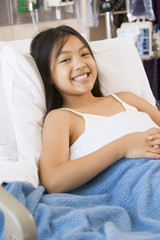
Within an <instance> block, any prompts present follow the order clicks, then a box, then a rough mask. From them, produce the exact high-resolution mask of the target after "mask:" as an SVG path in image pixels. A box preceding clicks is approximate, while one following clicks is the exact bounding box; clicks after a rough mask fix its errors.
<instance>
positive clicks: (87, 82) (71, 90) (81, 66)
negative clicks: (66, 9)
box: [50, 35, 97, 99]
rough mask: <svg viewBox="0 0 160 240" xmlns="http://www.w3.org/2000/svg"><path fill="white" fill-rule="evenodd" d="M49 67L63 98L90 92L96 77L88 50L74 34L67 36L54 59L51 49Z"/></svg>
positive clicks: (94, 65)
mask: <svg viewBox="0 0 160 240" xmlns="http://www.w3.org/2000/svg"><path fill="white" fill-rule="evenodd" d="M50 69H51V75H52V79H53V82H54V84H55V86H56V88H57V89H58V91H59V92H60V93H61V95H62V97H63V98H64V99H65V98H66V97H67V96H78V95H81V94H84V93H87V92H90V91H91V90H92V88H93V86H94V83H95V80H96V77H97V68H96V63H95V61H94V59H93V57H92V55H91V53H90V51H89V50H88V48H87V47H86V46H85V45H84V43H83V42H82V41H81V40H80V39H79V38H78V37H76V36H74V35H70V36H69V38H68V40H67V41H66V43H65V45H64V46H63V48H62V50H61V52H60V54H59V56H58V58H57V59H56V61H55V54H54V50H53V51H52V55H51V64H50Z"/></svg>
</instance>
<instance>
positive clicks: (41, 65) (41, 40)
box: [30, 26, 102, 113]
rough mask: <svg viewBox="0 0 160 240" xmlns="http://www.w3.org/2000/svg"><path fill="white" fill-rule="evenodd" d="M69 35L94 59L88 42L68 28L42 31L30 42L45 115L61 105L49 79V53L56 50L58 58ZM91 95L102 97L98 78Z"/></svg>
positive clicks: (59, 95) (60, 99)
mask: <svg viewBox="0 0 160 240" xmlns="http://www.w3.org/2000/svg"><path fill="white" fill-rule="evenodd" d="M71 34H72V35H75V36H77V37H78V38H79V39H80V40H81V41H82V42H83V43H84V45H85V46H86V47H87V48H88V49H89V51H90V53H91V55H92V57H93V58H94V56H93V53H92V50H91V48H90V46H89V44H88V42H87V41H86V40H85V39H84V38H83V37H82V36H81V34H80V33H78V32H77V31H76V30H75V29H73V28H71V27H69V26H58V27H56V28H49V29H47V30H43V31H41V32H40V33H38V34H37V35H36V36H35V37H34V38H33V40H32V42H31V46H30V52H31V55H32V57H33V58H34V59H35V62H36V64H37V67H38V69H39V72H40V74H41V77H42V80H43V83H44V87H45V95H46V107H47V113H48V112H49V111H51V110H53V109H57V108H60V107H62V105H63V99H62V96H61V94H60V93H59V92H58V91H57V89H56V88H55V86H54V84H53V80H52V77H51V72H50V60H51V53H52V50H53V48H54V49H55V50H56V56H58V55H59V53H60V51H61V49H62V48H63V46H64V44H65V43H66V41H67V39H68V37H69V36H70V35H71ZM92 94H93V95H94V96H95V97H101V96H102V93H101V91H100V86H99V80H98V77H97V79H96V81H95V84H94V86H93V89H92Z"/></svg>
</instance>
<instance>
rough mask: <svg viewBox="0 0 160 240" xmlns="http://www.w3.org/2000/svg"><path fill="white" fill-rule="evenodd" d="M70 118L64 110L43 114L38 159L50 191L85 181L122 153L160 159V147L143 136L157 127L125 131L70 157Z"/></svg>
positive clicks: (76, 185)
mask: <svg viewBox="0 0 160 240" xmlns="http://www.w3.org/2000/svg"><path fill="white" fill-rule="evenodd" d="M71 125H72V122H71V118H70V117H69V114H68V113H67V111H66V112H65V111H58V110H56V111H53V112H51V113H50V114H48V116H47V117H46V120H45V123H44V128H43V138H42V139H43V144H42V153H41V157H40V161H39V169H40V179H41V182H42V184H43V185H44V186H45V187H46V189H47V191H48V192H49V193H53V192H68V191H71V190H72V189H74V188H77V187H79V186H81V185H82V184H84V183H86V182H88V181H89V180H91V179H92V178H93V177H95V176H96V175H97V174H99V173H100V172H102V171H103V170H104V169H106V168H107V167H109V166H110V165H111V164H113V163H114V162H116V161H118V160H119V159H121V158H123V157H128V158H132V157H133V158H134V157H150V158H156V159H160V155H159V154H160V153H159V150H156V149H154V148H152V146H150V142H149V141H146V140H145V139H146V138H147V136H149V135H151V134H152V133H154V134H155V133H158V132H159V133H160V130H159V129H151V130H149V131H147V132H142V133H132V134H128V135H126V136H124V137H122V138H120V139H118V140H115V141H113V142H111V143H109V144H107V145H105V146H104V147H102V148H101V149H99V150H97V151H95V152H93V153H91V154H88V155H87V156H84V157H81V158H79V159H76V160H72V161H69V159H68V157H69V138H70V136H71V134H72V131H71V129H72V128H71Z"/></svg>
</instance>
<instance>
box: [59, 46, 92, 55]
mask: <svg viewBox="0 0 160 240" xmlns="http://www.w3.org/2000/svg"><path fill="white" fill-rule="evenodd" d="M84 48H87V46H85V45H83V46H82V47H80V48H79V49H78V51H81V50H83V49H84ZM87 49H88V48H87ZM68 53H71V51H61V52H60V54H59V56H60V55H63V54H68Z"/></svg>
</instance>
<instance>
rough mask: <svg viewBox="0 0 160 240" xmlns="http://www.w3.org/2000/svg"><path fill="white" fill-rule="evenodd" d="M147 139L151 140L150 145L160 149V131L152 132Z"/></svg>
mask: <svg viewBox="0 0 160 240" xmlns="http://www.w3.org/2000/svg"><path fill="white" fill-rule="evenodd" d="M147 140H148V141H149V142H150V145H151V146H152V147H153V148H154V149H156V150H158V149H160V133H159V132H158V133H157V132H156V133H154V134H151V135H150V136H148V137H147Z"/></svg>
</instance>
